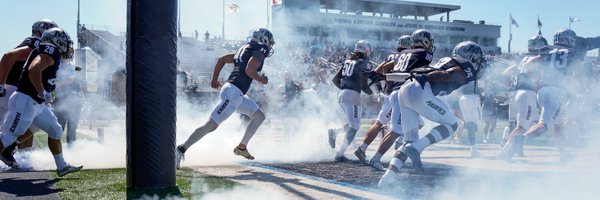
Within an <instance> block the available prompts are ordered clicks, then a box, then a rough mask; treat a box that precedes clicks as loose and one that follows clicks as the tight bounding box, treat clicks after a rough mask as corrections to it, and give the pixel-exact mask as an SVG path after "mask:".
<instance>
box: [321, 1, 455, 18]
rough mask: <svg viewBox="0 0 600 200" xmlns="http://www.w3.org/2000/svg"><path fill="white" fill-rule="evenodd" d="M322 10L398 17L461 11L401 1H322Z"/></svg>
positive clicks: (442, 5)
mask: <svg viewBox="0 0 600 200" xmlns="http://www.w3.org/2000/svg"><path fill="white" fill-rule="evenodd" d="M320 1H321V2H320V4H321V8H322V9H334V10H343V11H362V12H372V13H390V14H394V15H397V16H432V15H437V14H442V13H447V12H451V11H455V10H459V9H460V6H456V5H447V4H435V3H422V2H413V1H401V0H320Z"/></svg>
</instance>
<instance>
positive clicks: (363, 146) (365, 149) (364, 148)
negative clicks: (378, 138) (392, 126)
mask: <svg viewBox="0 0 600 200" xmlns="http://www.w3.org/2000/svg"><path fill="white" fill-rule="evenodd" d="M367 147H369V144H367V143H365V142H363V143H362V145H360V150H361V151H363V152H366V151H367Z"/></svg>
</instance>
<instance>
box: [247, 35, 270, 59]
mask: <svg viewBox="0 0 600 200" xmlns="http://www.w3.org/2000/svg"><path fill="white" fill-rule="evenodd" d="M250 38H251V39H250V41H254V42H256V43H259V44H263V45H266V46H267V47H269V54H268V55H267V57H270V56H272V55H273V53H275V51H274V50H273V45H275V40H274V39H273V34H272V33H271V31H269V29H266V28H259V29H256V30H254V31H253V32H252V35H251V37H250Z"/></svg>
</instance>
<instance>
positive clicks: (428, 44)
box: [411, 29, 435, 52]
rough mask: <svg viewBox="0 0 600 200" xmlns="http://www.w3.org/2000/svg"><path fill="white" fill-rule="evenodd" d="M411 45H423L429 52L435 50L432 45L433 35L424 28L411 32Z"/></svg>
mask: <svg viewBox="0 0 600 200" xmlns="http://www.w3.org/2000/svg"><path fill="white" fill-rule="evenodd" d="M411 37H412V46H417V47H423V48H425V49H427V50H429V51H431V52H433V51H434V50H435V47H434V46H433V42H434V40H433V36H432V35H431V33H429V31H427V30H425V29H418V30H416V31H415V32H413V33H412V35H411Z"/></svg>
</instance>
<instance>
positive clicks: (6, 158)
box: [0, 152, 21, 169]
mask: <svg viewBox="0 0 600 200" xmlns="http://www.w3.org/2000/svg"><path fill="white" fill-rule="evenodd" d="M0 161H2V162H3V163H4V164H5V165H6V166H9V167H10V168H13V169H19V168H21V167H20V166H19V163H17V160H15V158H14V157H13V155H12V153H7V154H4V152H3V153H2V155H0Z"/></svg>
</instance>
